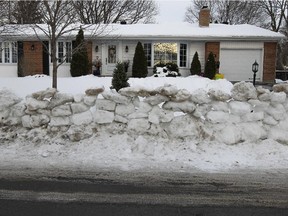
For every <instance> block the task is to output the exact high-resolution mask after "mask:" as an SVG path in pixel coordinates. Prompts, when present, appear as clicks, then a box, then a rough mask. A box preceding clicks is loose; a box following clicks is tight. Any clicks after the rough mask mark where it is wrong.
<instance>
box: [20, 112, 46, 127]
mask: <svg viewBox="0 0 288 216" xmlns="http://www.w3.org/2000/svg"><path fill="white" fill-rule="evenodd" d="M21 121H22V125H23V127H25V128H35V127H40V126H42V125H46V124H48V123H49V122H50V119H49V117H48V116H46V115H32V116H30V115H25V116H23V117H22V118H21Z"/></svg>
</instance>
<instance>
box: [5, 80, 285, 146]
mask: <svg viewBox="0 0 288 216" xmlns="http://www.w3.org/2000/svg"><path fill="white" fill-rule="evenodd" d="M281 85H282V84H281ZM274 88H275V89H277V90H278V91H280V90H281V89H283V91H284V90H285V88H284V87H283V85H282V87H281V86H278V87H277V86H276V87H274ZM279 89H280V90H279ZM283 91H281V92H274V91H273V92H270V91H269V90H267V89H263V88H262V87H258V88H257V89H256V88H255V87H254V86H253V85H252V84H251V83H245V82H240V83H236V84H235V85H234V86H233V88H232V90H231V95H229V94H227V93H225V92H223V91H222V90H219V89H218V90H217V89H214V88H210V90H209V91H208V92H207V91H206V90H205V89H198V90H196V91H194V92H192V93H190V92H188V91H186V90H183V89H178V88H177V87H176V86H173V85H167V84H166V85H164V86H161V87H158V88H156V89H153V90H145V89H144V88H139V87H128V88H124V89H121V90H120V91H119V93H117V92H116V91H114V90H106V91H104V88H94V89H88V90H86V91H85V94H83V95H82V96H79V95H77V96H76V97H73V96H72V95H69V94H63V93H59V92H56V90H55V89H47V90H46V91H39V92H36V93H33V94H31V95H29V96H27V97H26V99H25V100H24V101H22V102H20V99H19V98H18V97H17V96H16V95H14V94H13V93H11V92H9V91H7V90H2V91H0V101H1V102H2V105H1V109H2V112H1V119H0V123H2V124H3V125H6V126H17V127H24V128H27V129H33V128H39V127H41V128H47V130H48V131H54V130H57V129H55V127H56V128H57V127H66V131H65V133H66V132H67V133H68V134H69V136H68V137H69V138H70V140H71V141H79V140H81V139H84V138H87V137H91V136H93V133H87V134H85V135H83V136H80V135H78V134H79V133H80V132H79V127H75V126H85V127H86V128H87V130H97V128H98V127H99V126H100V125H101V127H110V126H109V124H113V125H118V126H117V127H119V128H122V132H125V133H128V134H129V135H131V136H132V137H137V136H145V135H149V136H150V135H152V136H154V135H157V136H158V137H162V138H169V139H193V140H197V141H201V140H216V141H218V142H222V143H225V144H229V145H233V144H238V143H242V142H245V141H249V142H256V141H258V140H264V139H273V140H275V141H277V142H281V143H283V144H288V136H287V135H286V132H285V129H284V128H283V125H286V124H288V118H287V110H288V100H287V95H286V93H285V91H284V92H283ZM98 95H99V96H100V95H101V97H98ZM143 95H145V97H143ZM140 96H141V97H140ZM140 99H141V100H140ZM224 99H225V100H224ZM179 112H180V113H182V115H179V114H177V113H179ZM107 125H108V126H107ZM72 126H73V127H72ZM68 130H69V131H68ZM80 131H81V130H80ZM276 131H277V132H276ZM75 137H76V138H75Z"/></svg>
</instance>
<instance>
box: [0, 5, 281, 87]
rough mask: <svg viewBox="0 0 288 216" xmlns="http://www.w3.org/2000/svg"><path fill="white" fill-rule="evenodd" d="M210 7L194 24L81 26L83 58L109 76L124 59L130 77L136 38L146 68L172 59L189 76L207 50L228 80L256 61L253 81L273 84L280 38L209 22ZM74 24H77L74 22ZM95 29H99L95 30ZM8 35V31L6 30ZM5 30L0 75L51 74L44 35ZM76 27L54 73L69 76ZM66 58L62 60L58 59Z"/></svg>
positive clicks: (248, 73) (21, 28) (62, 41)
mask: <svg viewBox="0 0 288 216" xmlns="http://www.w3.org/2000/svg"><path fill="white" fill-rule="evenodd" d="M209 21H210V11H209V9H207V8H205V9H202V10H201V11H200V15H199V24H190V23H166V24H125V23H124V24H123V23H121V24H109V25H105V26H104V28H103V29H102V30H101V31H99V32H98V33H97V34H96V35H95V34H93V33H92V32H95V29H96V28H99V25H90V26H89V27H87V28H85V25H82V28H83V29H84V34H85V39H86V40H87V48H88V57H89V60H90V62H91V72H92V62H93V61H94V60H95V59H96V58H97V56H98V58H99V59H101V61H102V67H101V76H112V73H113V70H114V68H115V65H116V63H117V62H118V61H123V62H124V61H125V62H128V61H129V62H130V64H129V65H130V66H129V67H128V72H127V73H128V75H131V74H132V73H131V70H132V64H133V57H134V52H135V47H136V45H137V42H138V41H140V42H141V43H142V45H143V47H144V51H145V54H146V57H147V64H148V68H149V75H152V74H153V66H154V65H155V64H156V63H158V62H160V61H161V62H174V63H177V64H178V66H179V72H180V73H181V74H182V76H188V75H190V71H189V70H190V65H191V61H192V59H193V55H194V53H195V52H196V51H197V52H198V54H199V59H200V62H201V65H202V70H204V65H205V61H206V59H207V57H208V55H209V53H210V52H213V54H214V57H215V60H216V61H217V62H219V72H220V73H222V74H224V76H225V78H226V79H228V80H230V81H242V80H244V81H251V80H252V79H253V72H252V64H253V63H254V62H255V61H257V62H258V64H259V71H258V72H257V74H256V75H257V76H256V79H257V80H258V81H263V82H274V80H275V69H276V68H275V67H276V66H275V65H276V49H277V43H278V41H279V40H281V39H283V38H284V36H283V35H282V34H280V33H275V32H272V31H269V30H266V29H262V28H259V27H256V26H252V25H248V24H244V25H225V24H211V23H209ZM79 28H80V24H79ZM99 29H100V28H99ZM12 33H13V34H12ZM12 33H11V32H10V33H9V34H5V33H4V32H3V31H2V32H1V30H0V50H1V55H0V76H2V77H4V76H17V75H18V74H19V73H21V74H22V75H24V76H26V75H34V74H47V75H51V74H52V64H51V60H50V56H49V54H48V53H47V52H46V51H45V49H44V46H45V45H49V41H48V38H46V37H45V35H44V34H43V33H42V34H41V33H40V32H39V34H38V35H37V37H36V35H35V32H34V31H33V30H31V28H30V27H29V25H17V28H15V30H14V31H12ZM77 33H78V31H75V32H70V33H69V35H65V36H63V37H62V38H59V40H58V43H57V44H58V47H57V56H58V58H59V61H60V62H61V61H64V62H63V64H62V65H61V66H60V67H59V68H58V76H60V77H61V76H62V77H63V76H70V61H71V52H72V41H73V40H75V37H76V35H77ZM63 56H67V58H62V57H63Z"/></svg>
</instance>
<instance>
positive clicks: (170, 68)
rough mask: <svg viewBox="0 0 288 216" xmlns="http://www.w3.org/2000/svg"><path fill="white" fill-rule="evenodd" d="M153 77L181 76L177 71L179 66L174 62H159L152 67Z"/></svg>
mask: <svg viewBox="0 0 288 216" xmlns="http://www.w3.org/2000/svg"><path fill="white" fill-rule="evenodd" d="M153 72H154V77H165V76H166V77H176V76H181V74H180V73H179V67H178V65H177V64H176V63H173V62H167V63H163V62H159V63H157V64H156V65H154V68H153Z"/></svg>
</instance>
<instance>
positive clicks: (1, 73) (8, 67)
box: [0, 64, 18, 77]
mask: <svg viewBox="0 0 288 216" xmlns="http://www.w3.org/2000/svg"><path fill="white" fill-rule="evenodd" d="M17 68H18V66H17V64H0V77H18V72H17Z"/></svg>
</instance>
